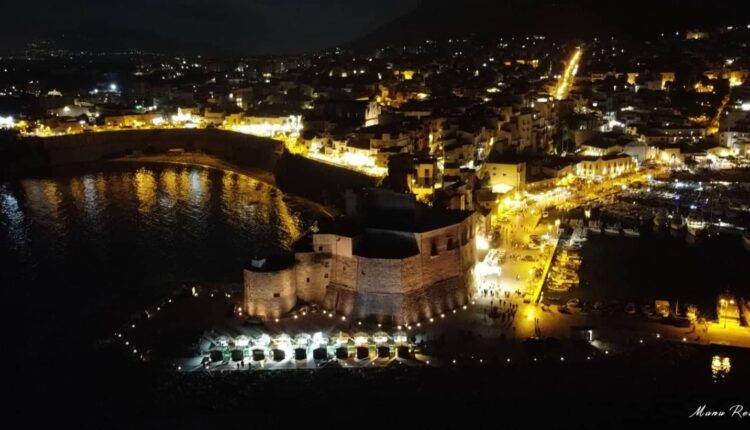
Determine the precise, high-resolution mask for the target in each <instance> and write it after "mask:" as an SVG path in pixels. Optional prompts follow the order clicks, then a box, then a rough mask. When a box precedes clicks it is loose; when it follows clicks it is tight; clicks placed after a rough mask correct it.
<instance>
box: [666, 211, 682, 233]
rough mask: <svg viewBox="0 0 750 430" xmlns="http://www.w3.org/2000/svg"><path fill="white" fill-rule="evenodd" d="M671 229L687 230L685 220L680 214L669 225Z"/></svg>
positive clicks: (677, 213)
mask: <svg viewBox="0 0 750 430" xmlns="http://www.w3.org/2000/svg"><path fill="white" fill-rule="evenodd" d="M669 228H670V229H672V230H675V231H679V230H682V229H683V228H685V218H683V217H682V215H680V213H679V212H676V213H675V214H674V216H673V217H672V221H670V223H669Z"/></svg>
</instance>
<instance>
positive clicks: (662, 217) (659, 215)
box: [654, 208, 669, 227]
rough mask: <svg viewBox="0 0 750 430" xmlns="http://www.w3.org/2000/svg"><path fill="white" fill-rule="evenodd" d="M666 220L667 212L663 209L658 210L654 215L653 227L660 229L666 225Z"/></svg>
mask: <svg viewBox="0 0 750 430" xmlns="http://www.w3.org/2000/svg"><path fill="white" fill-rule="evenodd" d="M668 219H669V217H668V216H667V210H666V209H664V208H660V209H659V210H658V211H656V214H655V215H654V226H655V227H662V226H663V225H664V224H666V223H667V220H668Z"/></svg>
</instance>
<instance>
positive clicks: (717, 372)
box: [711, 355, 732, 382]
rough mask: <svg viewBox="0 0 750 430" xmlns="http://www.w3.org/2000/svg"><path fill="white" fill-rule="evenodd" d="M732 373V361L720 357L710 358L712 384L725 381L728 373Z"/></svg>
mask: <svg viewBox="0 0 750 430" xmlns="http://www.w3.org/2000/svg"><path fill="white" fill-rule="evenodd" d="M731 371H732V359H731V358H729V357H721V356H719V355H714V356H713V357H712V358H711V376H712V377H713V379H714V382H719V381H723V380H725V379H726V377H727V375H728V374H729V372H731Z"/></svg>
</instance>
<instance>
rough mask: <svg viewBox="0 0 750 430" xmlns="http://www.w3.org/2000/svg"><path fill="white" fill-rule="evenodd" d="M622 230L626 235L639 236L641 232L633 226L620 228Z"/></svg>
mask: <svg viewBox="0 0 750 430" xmlns="http://www.w3.org/2000/svg"><path fill="white" fill-rule="evenodd" d="M622 232H623V233H624V234H625V236H627V237H641V232H639V231H638V230H636V229H634V228H625V229H623V230H622Z"/></svg>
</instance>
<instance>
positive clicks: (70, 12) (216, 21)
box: [0, 0, 420, 54]
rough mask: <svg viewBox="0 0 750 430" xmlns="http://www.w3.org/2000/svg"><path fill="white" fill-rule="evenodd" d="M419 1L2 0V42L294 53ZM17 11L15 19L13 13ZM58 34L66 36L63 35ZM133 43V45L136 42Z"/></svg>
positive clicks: (363, 28) (349, 35) (330, 42)
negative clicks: (34, 40) (43, 39)
mask: <svg viewBox="0 0 750 430" xmlns="http://www.w3.org/2000/svg"><path fill="white" fill-rule="evenodd" d="M419 2H420V0H124V1H123V0H117V1H113V0H109V1H108V0H64V1H61V0H23V1H22V0H3V2H2V3H3V5H2V7H1V8H0V9H1V10H2V11H3V15H4V17H5V19H3V24H2V25H0V47H5V48H13V47H19V46H23V45H24V44H25V43H26V42H27V41H28V40H30V39H32V38H35V37H40V36H44V37H55V38H59V35H60V34H66V35H67V38H66V40H69V41H71V37H73V39H72V40H75V42H72V41H71V42H70V43H72V44H80V43H81V40H85V41H86V43H91V45H92V47H93V48H102V47H106V46H107V45H113V47H117V48H123V47H135V48H151V49H178V50H183V49H186V48H189V49H192V50H195V51H206V50H211V51H220V52H226V53H238V54H262V53H293V52H303V51H310V50H316V49H321V48H326V47H330V46H335V45H337V44H342V43H345V42H348V41H349V40H351V39H353V38H356V37H358V36H360V35H363V34H366V33H368V32H369V31H372V30H373V29H375V28H377V27H378V26H380V25H383V24H385V23H387V22H389V21H391V20H392V19H394V18H396V17H398V16H400V15H402V14H404V13H406V12H408V11H409V10H411V9H413V8H414V7H415V6H416V5H417V4H418V3H419ZM8 17H12V19H8ZM58 40H59V39H58ZM129 45H132V46H129Z"/></svg>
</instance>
